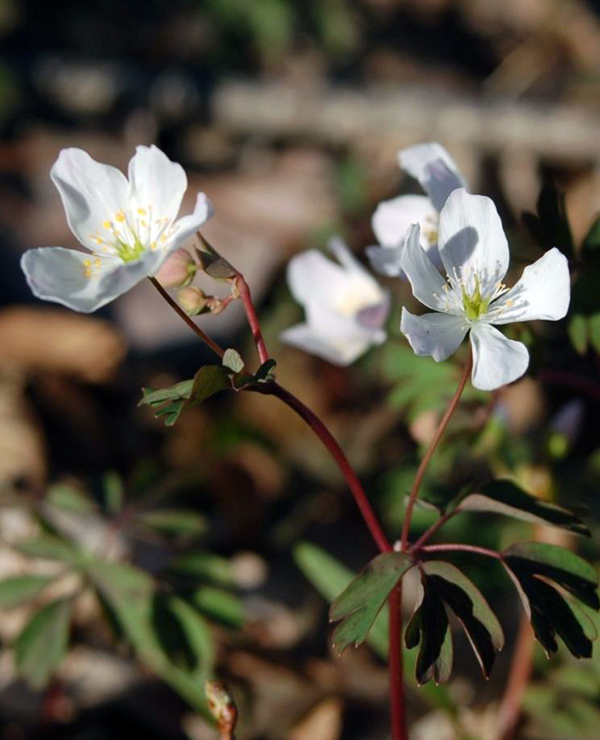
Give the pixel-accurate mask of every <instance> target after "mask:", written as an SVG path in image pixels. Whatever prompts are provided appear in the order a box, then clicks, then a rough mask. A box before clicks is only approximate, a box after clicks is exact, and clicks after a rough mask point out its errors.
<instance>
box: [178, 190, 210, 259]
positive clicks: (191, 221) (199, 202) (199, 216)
mask: <svg viewBox="0 0 600 740" xmlns="http://www.w3.org/2000/svg"><path fill="white" fill-rule="evenodd" d="M214 212H215V209H214V208H213V204H212V203H211V202H210V200H209V198H208V197H207V196H206V195H205V194H204V193H198V196H197V198H196V205H195V206H194V210H193V212H192V213H190V214H189V215H188V216H182V217H181V218H180V219H179V220H178V221H176V222H175V234H174V236H173V237H172V239H170V240H169V242H168V246H167V248H166V251H167V253H168V254H170V253H171V252H173V251H175V250H176V249H177V248H178V247H180V246H181V245H182V244H183V243H184V242H185V241H186V239H189V238H190V236H191V235H192V234H194V233H195V232H196V231H198V229H199V228H200V227H201V226H203V225H204V224H205V223H206V222H207V221H208V219H209V218H210V217H211V216H212V215H213V213H214Z"/></svg>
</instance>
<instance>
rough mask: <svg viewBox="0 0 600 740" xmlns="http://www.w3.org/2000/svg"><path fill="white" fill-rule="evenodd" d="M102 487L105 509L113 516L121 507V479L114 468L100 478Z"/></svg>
mask: <svg viewBox="0 0 600 740" xmlns="http://www.w3.org/2000/svg"><path fill="white" fill-rule="evenodd" d="M102 487H103V489H104V506H105V508H106V511H107V512H108V513H109V514H111V515H113V516H114V515H115V514H118V513H119V512H120V511H121V509H122V508H123V498H124V490H123V479H122V478H121V476H120V475H119V474H118V473H116V472H115V471H114V470H109V471H108V472H106V473H105V474H104V476H103V478H102Z"/></svg>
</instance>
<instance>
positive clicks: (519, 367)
mask: <svg viewBox="0 0 600 740" xmlns="http://www.w3.org/2000/svg"><path fill="white" fill-rule="evenodd" d="M419 233H420V227H419V225H418V224H415V225H413V226H412V227H411V229H410V231H409V233H408V236H407V238H406V245H405V248H404V254H403V257H402V269H403V271H404V273H405V274H406V276H407V278H408V280H409V281H410V284H411V286H412V290H413V294H414V296H415V298H417V299H418V300H419V301H420V302H421V303H422V304H424V305H425V306H427V307H428V308H431V309H433V310H434V311H436V312H438V313H426V314H424V315H422V316H413V314H411V313H409V311H407V310H406V309H405V308H404V309H402V320H401V324H400V329H401V331H402V333H403V334H404V335H405V336H406V337H407V339H408V341H409V343H410V345H411V347H412V348H413V350H414V351H415V352H416V354H418V355H428V356H431V357H433V359H434V360H436V361H437V362H440V361H441V360H445V359H446V358H448V357H449V356H450V355H451V354H452V353H453V352H455V351H456V350H457V349H458V347H459V345H460V344H461V342H462V340H463V339H464V337H465V335H466V334H467V332H470V339H471V346H472V350H473V373H472V381H473V385H474V386H475V387H476V388H479V389H481V390H484V391H491V390H494V389H495V388H499V387H500V386H502V385H505V384H506V383H511V382H512V381H513V380H516V379H517V378H519V377H521V375H523V373H524V372H525V371H526V370H527V367H528V365H529V353H528V351H527V348H526V347H525V345H524V344H522V343H521V342H516V341H513V340H510V339H507V338H506V337H505V336H504V335H503V334H501V333H500V332H499V331H498V329H496V328H494V327H495V326H500V325H503V324H510V323H513V322H516V321H532V320H535V319H544V320H546V321H558V319H562V318H563V317H564V316H565V315H566V313H567V310H568V308H569V300H570V281H569V268H568V264H567V260H566V258H565V256H564V255H563V254H562V253H561V252H559V250H558V249H556V248H554V249H551V250H549V251H548V252H546V254H544V255H543V256H542V257H540V259H538V260H537V261H536V262H534V263H533V264H532V265H529V266H528V267H526V268H525V269H524V270H523V275H522V277H521V279H520V280H519V281H518V282H517V283H516V284H515V285H514V286H513V287H512V288H510V289H509V288H507V287H506V286H505V285H504V283H503V280H504V276H505V275H506V272H507V270H508V262H509V251H508V243H507V241H506V236H505V235H504V231H503V229H502V223H501V222H500V217H499V216H498V212H497V210H496V207H495V205H494V203H493V202H492V201H491V200H490V199H489V198H486V197H484V196H481V195H470V194H469V193H467V191H466V190H464V189H459V190H455V191H454V192H453V193H452V194H451V195H450V197H449V198H448V200H447V202H446V205H445V206H444V208H443V209H442V212H441V214H440V224H439V237H438V249H439V254H440V259H441V262H442V265H443V270H444V272H445V276H444V275H442V274H440V272H439V271H438V270H437V268H436V267H435V265H434V264H433V262H432V261H431V259H430V258H429V256H428V255H427V253H426V252H425V251H424V250H423V248H422V247H421V244H420V243H419Z"/></svg>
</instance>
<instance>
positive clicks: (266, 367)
mask: <svg viewBox="0 0 600 740" xmlns="http://www.w3.org/2000/svg"><path fill="white" fill-rule="evenodd" d="M276 365H277V362H276V361H275V360H271V359H270V360H266V361H265V362H263V364H262V365H261V366H260V367H259V368H258V370H257V371H256V373H255V375H254V380H255V381H256V382H257V383H268V382H269V381H271V380H273V379H274V376H273V370H274V369H275V366H276Z"/></svg>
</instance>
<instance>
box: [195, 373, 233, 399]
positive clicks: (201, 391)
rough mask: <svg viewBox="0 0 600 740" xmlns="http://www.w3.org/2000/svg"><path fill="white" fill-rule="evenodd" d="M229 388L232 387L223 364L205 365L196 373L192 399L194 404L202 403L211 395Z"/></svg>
mask: <svg viewBox="0 0 600 740" xmlns="http://www.w3.org/2000/svg"><path fill="white" fill-rule="evenodd" d="M227 388H231V380H230V378H229V375H228V373H227V370H226V369H225V368H224V367H223V366H222V365H204V366H203V367H201V368H200V370H198V372H197V373H196V375H194V384H193V387H192V390H191V395H190V401H191V403H193V404H196V403H202V402H203V401H205V400H206V399H207V398H210V396H214V394H215V393H218V392H219V391H223V390H226V389H227Z"/></svg>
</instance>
